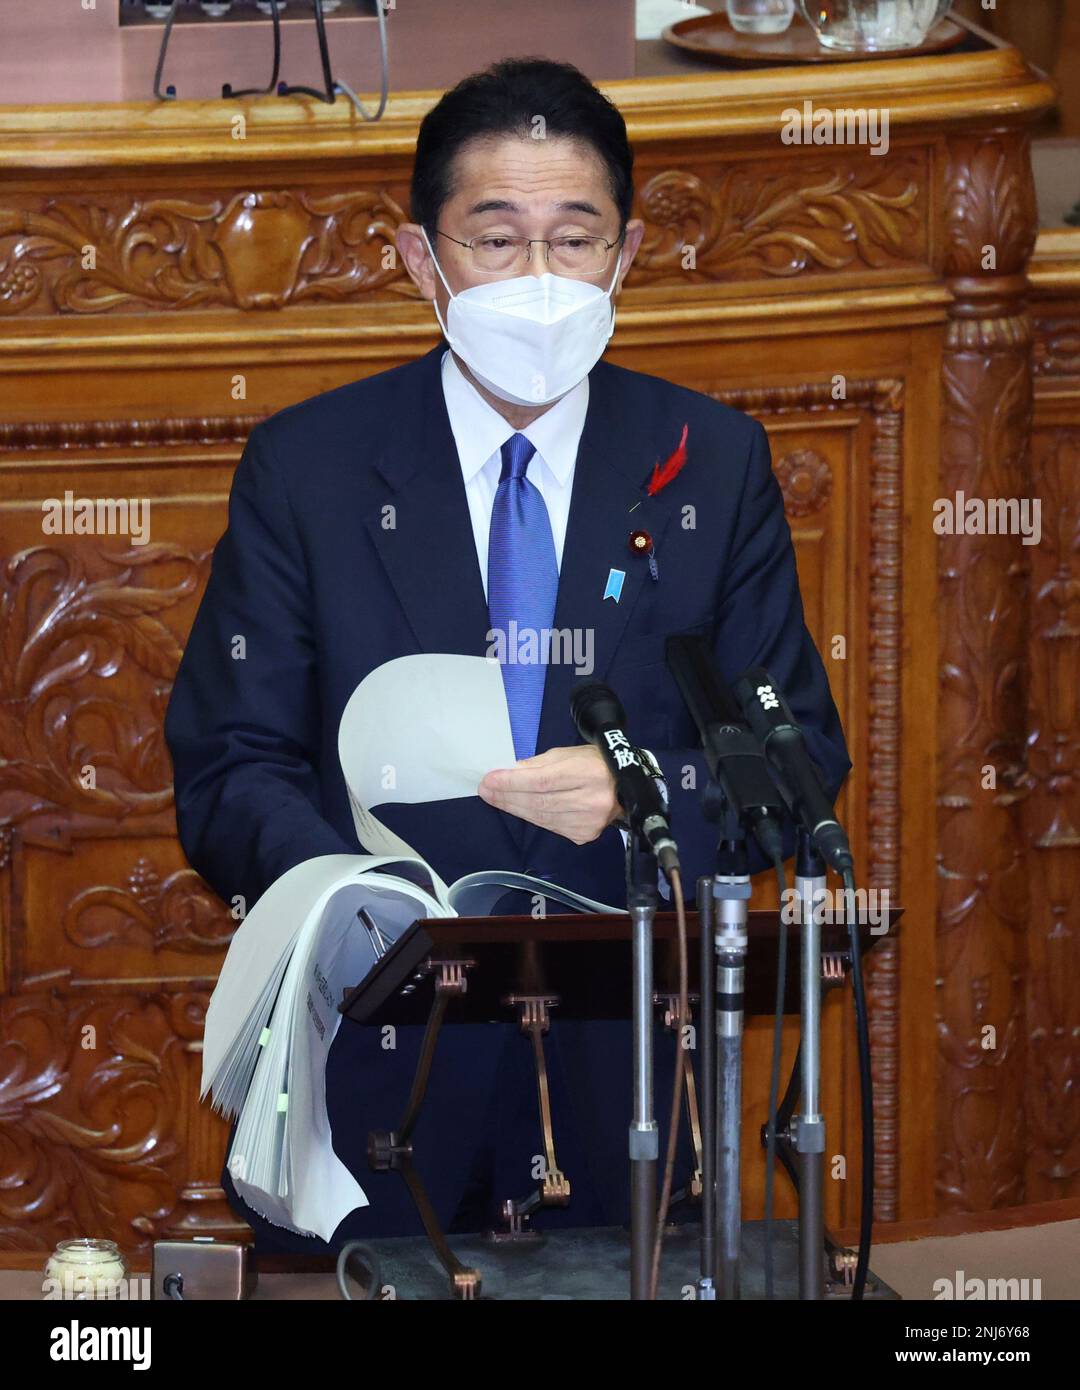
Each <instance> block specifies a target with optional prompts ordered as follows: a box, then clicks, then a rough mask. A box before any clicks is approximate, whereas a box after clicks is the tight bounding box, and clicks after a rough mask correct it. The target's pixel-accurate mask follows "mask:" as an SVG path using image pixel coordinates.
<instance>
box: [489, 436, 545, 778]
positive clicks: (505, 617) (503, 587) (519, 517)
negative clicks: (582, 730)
mask: <svg viewBox="0 0 1080 1390" xmlns="http://www.w3.org/2000/svg"><path fill="white" fill-rule="evenodd" d="M501 452H502V473H501V475H500V477H499V487H498V491H497V492H496V493H495V504H494V506H493V507H492V509H491V530H490V532H489V537H488V618H489V621H490V623H491V629H492V631H493V632H495V633H500V634H502V637H501V642H502V644H503V645H502V652H503V667H502V675H503V686H504V687H505V690H506V705H507V708H508V709H509V711H510V729H511V732H512V733H513V736H514V753H515V754H516V756H517V757H518V758H531V757H532V756H533V754H534V753H535V752H536V737H537V733H538V732H539V729H540V707H541V705H542V704H543V701H544V678H545V676H546V675H547V654H548V642H549V640H550V631H551V625H552V622H553V620H554V617H555V597H556V594H557V593H558V589H559V566H558V564H557V562H556V560H555V542H554V541H553V540H552V538H551V520H550V518H549V517H548V511H547V507H546V506H545V504H544V499H543V498H542V497H541V496H540V493H539V492H538V491H537V489H536V488H535V487H534V486H533V485H532V483H530V482H529V480H528V478H526V476H525V470H526V468H528V466H529V460H530V459H531V458H532V456H533V454H534V453H535V452H536V449H535V447H534V446H533V445H532V444H530V443H529V441H528V440H527V439H526V438H525V436H524V435H523V434H515V435H512V436H511V437H510V438H509V439H508V440H507V441H506V443H505V444H504V445H503V446H502V451H501ZM530 639H531V640H530ZM497 640H500V639H497ZM526 643H528V644H529V645H528V646H525V645H524V644H526ZM522 655H524V656H525V657H526V659H525V660H524V661H521V660H520V659H519V658H520V657H521V656H522Z"/></svg>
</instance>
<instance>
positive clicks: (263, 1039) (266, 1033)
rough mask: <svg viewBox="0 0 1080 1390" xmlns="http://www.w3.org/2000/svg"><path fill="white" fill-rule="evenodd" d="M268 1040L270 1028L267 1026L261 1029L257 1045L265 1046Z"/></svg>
mask: <svg viewBox="0 0 1080 1390" xmlns="http://www.w3.org/2000/svg"><path fill="white" fill-rule="evenodd" d="M269 1041H270V1029H269V1028H264V1029H263V1030H262V1032H261V1033H260V1034H259V1046H260V1047H265V1046H266V1044H267V1043H268V1042H269Z"/></svg>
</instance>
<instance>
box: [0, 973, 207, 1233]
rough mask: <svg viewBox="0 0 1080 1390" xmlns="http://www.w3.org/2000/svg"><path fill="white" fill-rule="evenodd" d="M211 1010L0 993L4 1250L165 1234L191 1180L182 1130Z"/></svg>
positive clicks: (180, 1003) (172, 998)
mask: <svg viewBox="0 0 1080 1390" xmlns="http://www.w3.org/2000/svg"><path fill="white" fill-rule="evenodd" d="M206 1004H207V1000H206V998H205V996H204V995H192V994H185V995H179V994H178V995H164V996H155V997H149V998H148V997H139V996H131V997H128V996H124V997H121V998H117V997H116V996H112V997H110V998H107V999H100V1000H97V1001H93V1002H89V1001H88V1002H85V1003H73V1001H72V1000H71V999H64V998H62V997H60V996H58V995H57V994H55V993H52V992H50V993H49V994H47V995H46V994H25V995H18V996H15V997H9V998H2V997H0V1039H2V1042H0V1149H2V1151H3V1154H4V1159H3V1182H2V1183H0V1249H5V1250H49V1249H51V1248H52V1247H53V1245H54V1244H55V1242H56V1241H57V1240H62V1239H65V1238H67V1237H72V1236H83V1235H87V1234H92V1235H95V1236H104V1237H107V1238H111V1239H114V1240H116V1241H117V1242H118V1243H119V1244H120V1246H121V1248H123V1249H124V1250H126V1251H130V1250H132V1249H133V1248H135V1249H139V1248H145V1247H146V1246H147V1245H148V1244H149V1242H150V1241H151V1240H152V1239H154V1238H155V1237H156V1236H157V1235H158V1234H159V1233H160V1232H161V1230H162V1227H163V1224H164V1222H165V1221H166V1220H167V1218H168V1217H169V1216H170V1214H171V1213H172V1212H173V1210H174V1209H175V1207H176V1204H177V1193H178V1191H179V1190H180V1188H181V1187H182V1185H183V1181H184V1177H185V1174H184V1172H183V1171H182V1161H181V1160H182V1155H183V1146H182V1135H178V1134H177V1132H176V1127H177V1125H178V1123H180V1122H181V1117H182V1116H183V1114H184V1105H183V1101H184V1097H185V1091H186V1090H188V1089H190V1087H189V1085H188V1084H186V1078H185V1070H187V1071H190V1070H191V1069H192V1068H193V1067H194V1066H196V1065H197V1062H198V1057H197V1054H195V1055H189V1053H188V1047H189V1042H190V1040H191V1039H192V1038H194V1037H196V1036H200V1035H201V1020H202V1018H203V1017H204V1016H205V1010H206ZM196 1029H197V1032H195V1031H194V1030H196Z"/></svg>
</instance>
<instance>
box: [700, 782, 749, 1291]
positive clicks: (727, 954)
mask: <svg viewBox="0 0 1080 1390" xmlns="http://www.w3.org/2000/svg"><path fill="white" fill-rule="evenodd" d="M704 801H705V815H706V818H707V819H708V820H712V821H718V822H720V825H721V838H720V842H719V844H718V846H717V851H716V873H715V874H714V875H713V876H712V877H711V878H701V879H699V880H698V884H697V890H698V897H697V903H698V924H699V926H700V929H701V1024H702V1029H701V1032H702V1039H701V1089H702V1118H701V1148H702V1153H701V1180H702V1197H701V1279H700V1280H699V1282H698V1297H699V1298H702V1299H706V1300H713V1299H716V1298H722V1299H726V1300H732V1299H737V1298H738V1297H739V1261H740V1257H741V1248H742V1186H741V1175H740V1158H741V1141H740V1136H741V1132H742V1038H743V993H744V983H745V976H746V950H747V905H748V903H749V900H750V874H749V861H748V857H747V852H746V839H745V832H744V831H743V829H742V827H741V826H740V825H739V823H738V819H737V818H736V817H735V816H734V815H732V814H731V811H730V808H729V806H728V803H727V799H726V797H724V796H723V793H722V792H721V791H720V789H719V786H718V785H717V784H716V783H715V782H712V781H711V779H710V785H709V787H708V789H707V790H706V793H705V797H704Z"/></svg>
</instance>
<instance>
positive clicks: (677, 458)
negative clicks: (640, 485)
mask: <svg viewBox="0 0 1080 1390" xmlns="http://www.w3.org/2000/svg"><path fill="white" fill-rule="evenodd" d="M689 429H690V425H689V423H687V424H685V425H683V427H682V438H681V439H680V440H679V447H678V448H677V449H676V450H675V452H674V453H673V454H672V455H671V457H670V458H669V459H668V460H667V462H666V463H663V464H660V463H658V464H656V465H655V466H654V468H653V474H652V477H651V478H650V479H649V486H648V488H647V491H648V494H649V496H650V497H655V496H656V494H657V493H658V492H660V491H661V489H662V488H665V487H667V485H668V483H670V482H671V481H672V479H673V478H677V477H678V476H679V474H680V473H681V472H682V471H683V467H684V465H685V463H686V436H687V433H688V431H689Z"/></svg>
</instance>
